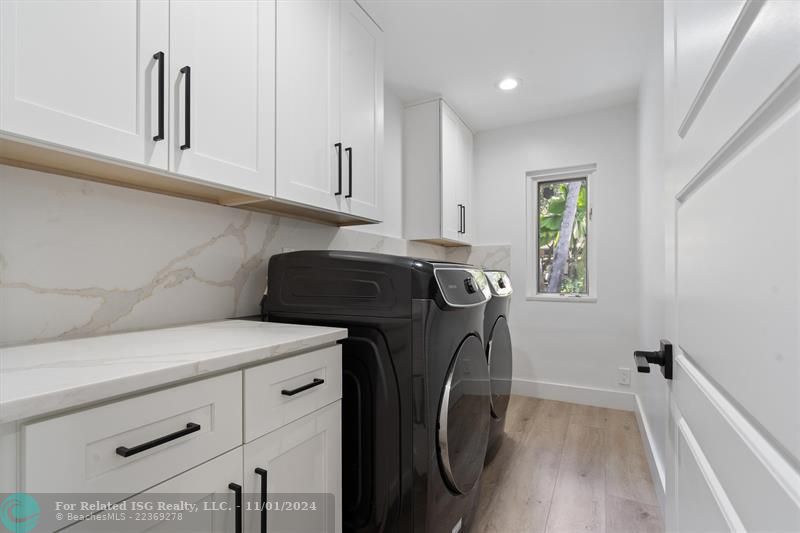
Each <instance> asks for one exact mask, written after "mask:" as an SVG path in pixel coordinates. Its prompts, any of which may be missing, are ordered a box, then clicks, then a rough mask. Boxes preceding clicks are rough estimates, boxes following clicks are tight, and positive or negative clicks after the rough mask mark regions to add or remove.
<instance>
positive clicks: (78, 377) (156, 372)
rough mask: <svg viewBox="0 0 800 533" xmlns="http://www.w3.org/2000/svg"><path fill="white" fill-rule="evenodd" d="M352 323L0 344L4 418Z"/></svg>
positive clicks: (290, 345)
mask: <svg viewBox="0 0 800 533" xmlns="http://www.w3.org/2000/svg"><path fill="white" fill-rule="evenodd" d="M346 336H347V330H346V329H340V328H327V327H317V326H301V325H294V324H276V323H269V322H267V323H265V322H256V321H248V320H226V321H222V322H211V323H206V324H194V325H190V326H183V327H176V328H168V329H159V330H152V331H140V332H134V333H120V334H115V335H107V336H103V337H91V338H86V339H75V340H68V341H57V342H49V343H45V344H34V345H28V346H18V347H11V348H0V424H2V423H6V422H12V421H15V420H20V419H23V418H30V417H34V416H40V415H43V414H47V413H50V412H53V411H60V410H62V409H67V408H71V407H76V406H79V405H84V404H88V403H93V402H99V401H103V400H106V399H108V398H112V397H116V396H120V395H124V394H130V393H133V392H136V391H140V390H144V389H148V388H152V387H157V386H160V385H165V384H168V383H173V382H176V381H180V380H185V379H189V378H196V377H201V376H203V375H205V374H209V373H213V372H220V371H223V370H227V369H234V368H237V367H241V366H245V365H248V364H252V363H258V362H266V361H269V360H273V359H279V358H281V357H286V356H288V355H291V354H294V353H298V352H302V351H308V350H309V349H313V348H315V347H317V346H325V345H330V344H333V343H335V342H336V341H338V340H339V339H343V338H345V337H346Z"/></svg>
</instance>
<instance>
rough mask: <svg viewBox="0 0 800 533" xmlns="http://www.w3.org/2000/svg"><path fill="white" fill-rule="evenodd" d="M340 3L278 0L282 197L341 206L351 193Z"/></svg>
mask: <svg viewBox="0 0 800 533" xmlns="http://www.w3.org/2000/svg"><path fill="white" fill-rule="evenodd" d="M339 11H340V6H339V2H331V1H329V0H306V1H302V2H297V1H293V0H278V14H277V25H278V30H277V31H278V38H277V43H278V45H277V46H278V48H277V56H276V58H277V59H276V61H277V72H278V76H277V81H276V91H277V95H276V101H277V113H276V117H277V164H276V185H275V187H276V190H275V193H276V196H277V197H278V198H281V199H284V200H289V201H293V202H298V203H301V204H307V205H311V206H316V207H321V208H323V209H329V210H333V211H339V210H340V208H341V207H342V206H344V202H345V199H344V195H345V194H346V188H345V187H346V184H345V183H344V181H345V172H346V168H345V165H346V163H347V162H346V154H345V152H344V146H342V144H341V142H342V141H341V136H340V131H339V129H340V128H339V126H340V100H339V86H340V79H339V76H340V69H339V50H340V43H339V20H340V19H339V16H340V13H339Z"/></svg>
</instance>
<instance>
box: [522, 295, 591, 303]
mask: <svg viewBox="0 0 800 533" xmlns="http://www.w3.org/2000/svg"><path fill="white" fill-rule="evenodd" d="M525 299H526V300H527V301H529V302H571V303H577V304H593V303H597V296H591V295H590V296H561V295H558V294H552V295H551V294H537V295H536V296H528V297H526V298H525Z"/></svg>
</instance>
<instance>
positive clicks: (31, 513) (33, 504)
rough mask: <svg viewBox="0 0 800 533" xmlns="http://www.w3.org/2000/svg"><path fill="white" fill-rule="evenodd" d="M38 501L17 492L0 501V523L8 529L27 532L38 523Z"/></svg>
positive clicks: (18, 532)
mask: <svg viewBox="0 0 800 533" xmlns="http://www.w3.org/2000/svg"><path fill="white" fill-rule="evenodd" d="M40 512H41V510H40V509H39V503H38V502H37V501H36V499H35V498H34V497H33V496H30V495H28V494H25V493H22V492H17V493H14V494H11V495H9V496H7V497H6V498H5V499H4V500H3V502H2V503H0V523H2V524H3V527H5V528H6V529H7V530H8V531H13V532H14V533H28V531H31V530H33V528H35V527H36V524H38V523H39V513H40Z"/></svg>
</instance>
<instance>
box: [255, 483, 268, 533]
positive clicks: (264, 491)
mask: <svg viewBox="0 0 800 533" xmlns="http://www.w3.org/2000/svg"><path fill="white" fill-rule="evenodd" d="M256 474H258V475H259V476H261V509H260V511H261V529H260V532H261V533H267V471H266V470H264V469H263V468H256Z"/></svg>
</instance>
